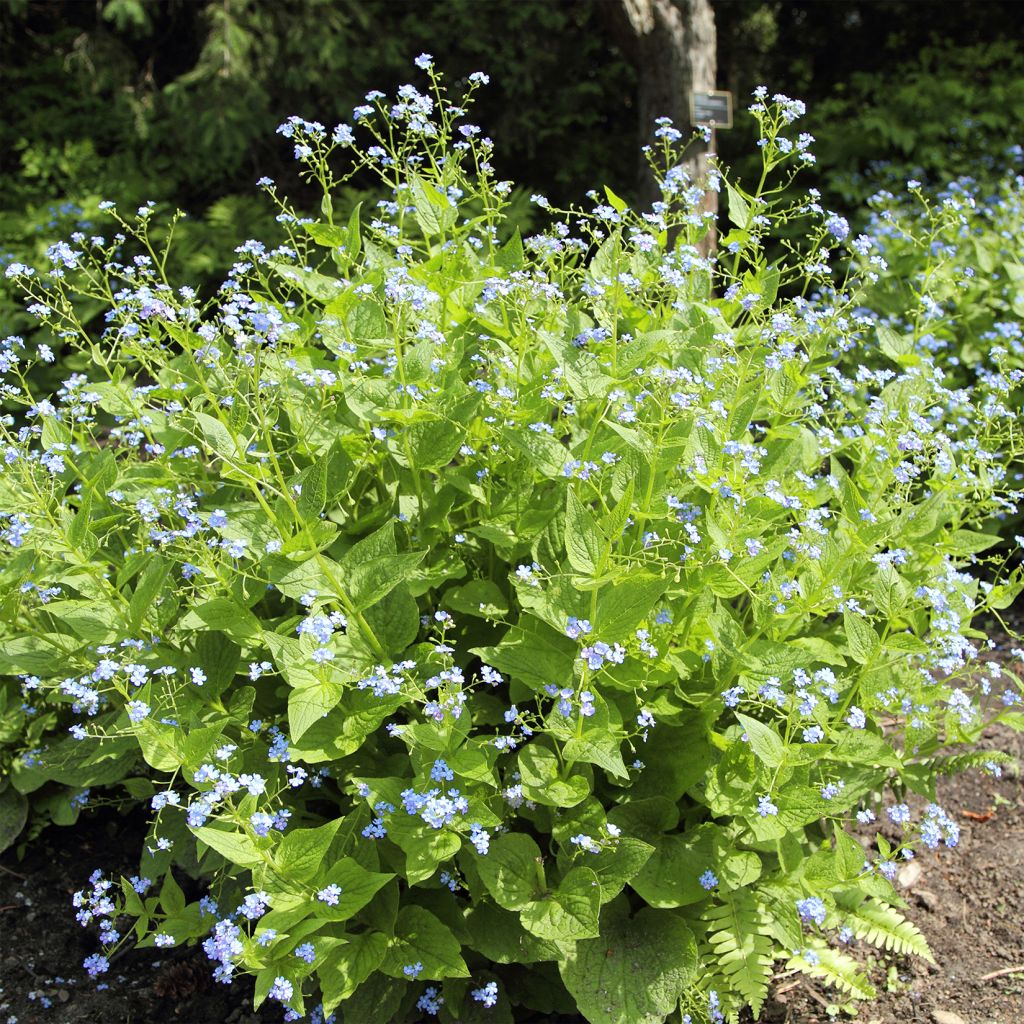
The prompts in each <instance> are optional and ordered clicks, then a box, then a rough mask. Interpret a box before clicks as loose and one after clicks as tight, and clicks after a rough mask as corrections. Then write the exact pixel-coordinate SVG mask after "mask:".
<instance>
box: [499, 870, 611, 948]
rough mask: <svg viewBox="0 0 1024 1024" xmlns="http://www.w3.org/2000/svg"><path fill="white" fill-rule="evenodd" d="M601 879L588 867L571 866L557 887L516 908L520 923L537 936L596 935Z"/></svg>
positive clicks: (564, 938)
mask: <svg viewBox="0 0 1024 1024" xmlns="http://www.w3.org/2000/svg"><path fill="white" fill-rule="evenodd" d="M600 907H601V883H600V882H599V881H598V878H597V875H596V874H595V873H594V872H593V871H592V870H591V869H590V868H582V867H580V868H573V869H572V870H571V871H570V872H569V873H568V874H567V875H566V876H565V878H563V879H562V881H561V883H559V886H558V888H557V889H555V890H554V891H552V892H549V893H548V894H547V895H545V896H544V897H543V898H542V899H539V900H536V901H534V902H532V903H528V904H527V905H526V906H525V907H523V908H522V910H520V911H519V920H520V921H522V923H523V927H524V928H525V929H526V930H527V931H528V932H532V933H533V934H534V935H536V936H537V937H538V938H540V939H548V940H550V941H552V942H572V941H573V940H575V939H589V938H593V937H594V936H596V935H597V932H598V929H597V919H598V913H599V911H600Z"/></svg>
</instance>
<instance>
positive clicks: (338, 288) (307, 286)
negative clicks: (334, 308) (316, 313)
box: [267, 260, 344, 303]
mask: <svg viewBox="0 0 1024 1024" xmlns="http://www.w3.org/2000/svg"><path fill="white" fill-rule="evenodd" d="M267 265H268V266H269V267H270V268H271V270H273V271H274V273H275V274H277V276H278V277H280V278H281V279H282V280H284V281H287V282H288V283H289V284H290V285H291V286H292V287H294V288H297V289H298V290H299V291H300V292H302V293H303V294H304V295H308V296H309V297H310V298H312V299H316V300H317V301H319V302H325V303H326V302H331V301H332V300H333V299H336V298H337V297H338V296H339V295H341V293H342V291H343V290H344V288H343V286H342V284H341V282H340V281H336V280H335V279H334V278H332V277H325V276H324V275H323V274H318V273H317V272H316V271H315V270H307V269H306V268H305V267H296V266H294V265H293V264H291V263H285V262H284V260H268V261H267Z"/></svg>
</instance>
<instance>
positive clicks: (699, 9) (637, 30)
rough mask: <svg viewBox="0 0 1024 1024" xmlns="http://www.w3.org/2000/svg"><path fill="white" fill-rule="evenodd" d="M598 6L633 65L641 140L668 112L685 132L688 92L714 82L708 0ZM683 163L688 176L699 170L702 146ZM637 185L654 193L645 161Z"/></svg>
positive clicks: (625, 0)
mask: <svg viewBox="0 0 1024 1024" xmlns="http://www.w3.org/2000/svg"><path fill="white" fill-rule="evenodd" d="M598 7H599V10H601V11H602V13H603V14H604V16H605V18H606V21H607V23H608V25H609V28H610V29H611V31H612V33H613V35H614V37H615V39H616V42H618V44H619V45H620V46H621V47H622V49H623V50H624V51H625V52H626V54H627V55H628V56H629V57H630V58H631V59H632V61H633V63H634V64H635V66H636V69H637V76H638V81H639V87H638V96H637V107H638V112H639V128H640V140H641V145H646V144H648V143H650V142H652V141H653V140H654V129H655V125H654V119H655V118H657V117H670V118H672V121H673V123H674V124H675V126H676V127H677V128H678V129H679V130H680V131H681V132H682V133H683V135H684V137H688V136H689V135H690V133H691V132H692V131H693V128H694V126H693V125H692V124H691V123H690V94H691V93H692V92H694V91H697V92H706V91H709V90H712V89H714V88H715V73H716V55H715V42H716V39H715V14H714V11H713V10H712V9H711V3H710V0H615V2H613V3H602V4H599V5H598ZM684 166H685V167H686V170H687V171H688V172H689V173H690V175H691V176H692V177H700V176H701V175H703V173H704V172H705V171H706V170H707V147H706V146H704V145H703V144H701V143H695V144H694V145H693V146H692V147H691V148H690V149H689V150H688V151H687V158H686V159H685V160H684ZM640 191H641V195H642V197H643V198H644V199H647V200H650V199H653V198H656V189H655V184H654V182H653V181H652V180H651V175H650V172H649V170H648V169H647V163H646V161H643V162H642V164H641V172H640Z"/></svg>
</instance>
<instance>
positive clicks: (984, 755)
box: [923, 750, 1014, 775]
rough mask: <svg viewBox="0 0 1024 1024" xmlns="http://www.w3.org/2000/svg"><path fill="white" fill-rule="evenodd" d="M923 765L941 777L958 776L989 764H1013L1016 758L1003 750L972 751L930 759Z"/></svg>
mask: <svg viewBox="0 0 1024 1024" xmlns="http://www.w3.org/2000/svg"><path fill="white" fill-rule="evenodd" d="M923 763H924V764H926V765H927V766H928V767H929V768H931V769H933V770H934V771H936V772H938V774H939V775H957V774H958V773H960V772H965V771H967V770H968V769H969V768H984V767H986V765H989V764H999V765H1007V764H1013V763H1014V758H1013V757H1011V756H1010V755H1009V754H1006V753H1004V752H1003V751H1001V750H972V751H970V752H969V753H966V754H946V755H943V756H940V757H929V758H928V759H927V760H926V761H924V762H923Z"/></svg>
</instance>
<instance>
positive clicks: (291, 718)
mask: <svg viewBox="0 0 1024 1024" xmlns="http://www.w3.org/2000/svg"><path fill="white" fill-rule="evenodd" d="M341 695H342V687H341V683H338V682H336V681H335V680H333V679H321V680H318V681H317V682H315V683H312V684H311V685H309V686H298V687H295V688H294V689H293V690H292V691H291V692H290V693H289V694H288V731H289V733H290V736H291V740H292V742H293V743H299V742H300V741H301V740H302V738H303V737H304V736H305V735H306V733H307V732H309V730H310V729H311V728H312V727H313V726H314V725H315V724H316V723H317V722H319V721H320V720H321V719H323V718H326V717H327V714H328V712H330V711H332V710H333V709H334V708H336V707H337V706H338V703H339V701H340V700H341Z"/></svg>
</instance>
